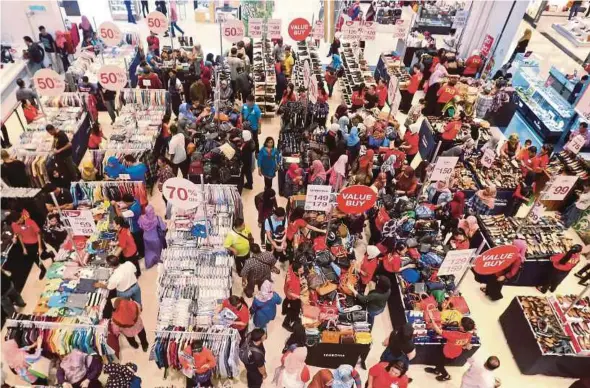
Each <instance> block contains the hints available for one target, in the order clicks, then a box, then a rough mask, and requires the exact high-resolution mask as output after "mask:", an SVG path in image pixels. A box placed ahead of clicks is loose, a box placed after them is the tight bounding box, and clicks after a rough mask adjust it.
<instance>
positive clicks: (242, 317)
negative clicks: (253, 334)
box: [221, 295, 250, 339]
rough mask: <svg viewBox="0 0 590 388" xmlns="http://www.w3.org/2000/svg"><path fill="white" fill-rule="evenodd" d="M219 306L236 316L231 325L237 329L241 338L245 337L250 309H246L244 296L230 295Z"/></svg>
mask: <svg viewBox="0 0 590 388" xmlns="http://www.w3.org/2000/svg"><path fill="white" fill-rule="evenodd" d="M221 308H222V309H224V308H226V309H228V310H230V311H231V312H233V313H234V314H236V315H237V316H238V318H237V319H236V320H235V321H234V324H233V325H231V327H233V328H234V329H236V330H238V332H239V333H240V337H241V338H242V339H244V338H246V332H247V331H248V322H249V321H250V311H248V305H247V304H246V301H245V300H244V298H240V297H239V296H235V295H232V296H230V297H229V298H227V299H226V300H224V301H223V302H222V303H221Z"/></svg>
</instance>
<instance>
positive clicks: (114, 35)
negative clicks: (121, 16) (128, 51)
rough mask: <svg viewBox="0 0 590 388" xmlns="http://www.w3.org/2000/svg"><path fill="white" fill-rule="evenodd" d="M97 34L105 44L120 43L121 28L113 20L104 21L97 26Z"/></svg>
mask: <svg viewBox="0 0 590 388" xmlns="http://www.w3.org/2000/svg"><path fill="white" fill-rule="evenodd" d="M98 35H99V36H100V39H102V41H103V42H104V43H105V44H106V45H107V46H117V45H118V44H119V43H121V30H120V29H119V27H117V25H116V24H115V23H113V22H104V23H102V24H101V25H100V26H98Z"/></svg>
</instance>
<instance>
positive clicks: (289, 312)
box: [283, 262, 303, 332]
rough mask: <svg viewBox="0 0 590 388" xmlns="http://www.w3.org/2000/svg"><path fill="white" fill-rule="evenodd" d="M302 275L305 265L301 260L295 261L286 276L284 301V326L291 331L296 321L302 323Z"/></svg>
mask: <svg viewBox="0 0 590 388" xmlns="http://www.w3.org/2000/svg"><path fill="white" fill-rule="evenodd" d="M301 276H303V266H302V265H301V263H299V262H294V263H293V264H292V265H291V267H290V268H289V271H288V272H287V277H286V278H285V300H284V301H283V312H284V313H285V320H284V321H283V327H284V328H285V329H286V330H288V331H291V332H292V331H293V327H294V325H295V324H296V323H301V320H300V318H299V313H300V312H301V280H300V277H301Z"/></svg>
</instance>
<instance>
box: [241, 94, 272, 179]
mask: <svg viewBox="0 0 590 388" xmlns="http://www.w3.org/2000/svg"><path fill="white" fill-rule="evenodd" d="M254 101H255V98H254V96H253V95H252V94H250V95H249V96H248V97H246V103H245V104H244V106H242V122H243V123H245V122H246V121H247V122H249V123H250V131H251V132H252V137H253V138H254V144H256V149H257V150H258V149H259V148H260V145H259V144H258V134H259V133H260V132H261V131H262V111H261V110H260V107H259V106H258V105H257V104H255V102H254ZM267 140H268V138H267ZM265 145H266V143H265ZM273 176H274V175H273Z"/></svg>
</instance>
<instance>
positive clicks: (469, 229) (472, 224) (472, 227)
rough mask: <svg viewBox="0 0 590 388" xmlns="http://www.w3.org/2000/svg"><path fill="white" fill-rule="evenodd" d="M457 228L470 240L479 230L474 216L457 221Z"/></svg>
mask: <svg viewBox="0 0 590 388" xmlns="http://www.w3.org/2000/svg"><path fill="white" fill-rule="evenodd" d="M458 227H459V228H460V229H463V230H464V231H465V234H467V236H468V237H470V238H471V237H473V235H474V234H475V232H477V231H478V230H479V224H478V223H477V218H475V216H469V217H467V218H465V219H462V220H459V224H458Z"/></svg>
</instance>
